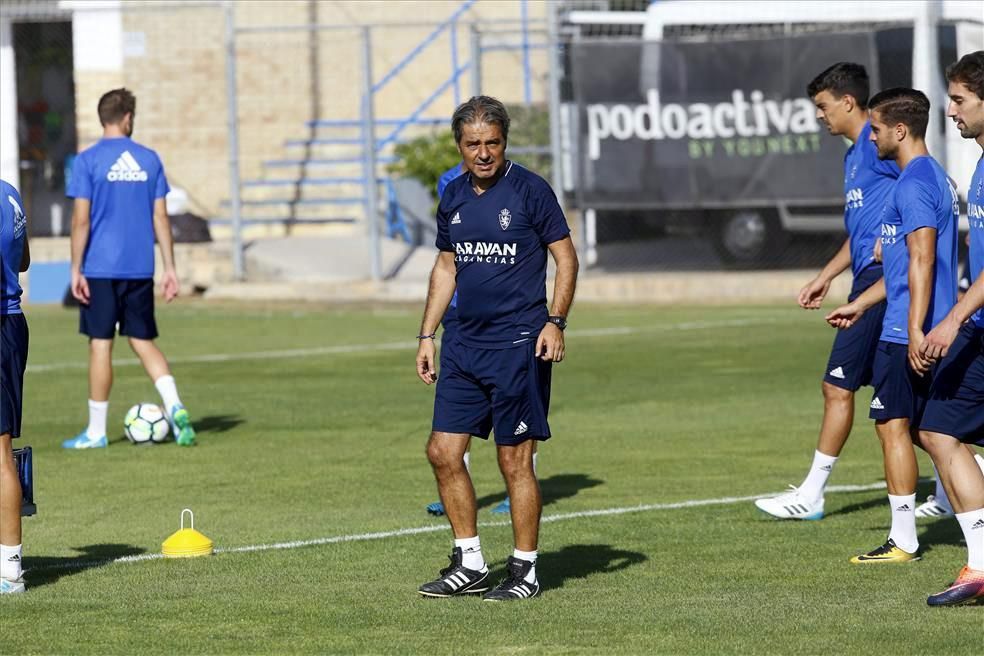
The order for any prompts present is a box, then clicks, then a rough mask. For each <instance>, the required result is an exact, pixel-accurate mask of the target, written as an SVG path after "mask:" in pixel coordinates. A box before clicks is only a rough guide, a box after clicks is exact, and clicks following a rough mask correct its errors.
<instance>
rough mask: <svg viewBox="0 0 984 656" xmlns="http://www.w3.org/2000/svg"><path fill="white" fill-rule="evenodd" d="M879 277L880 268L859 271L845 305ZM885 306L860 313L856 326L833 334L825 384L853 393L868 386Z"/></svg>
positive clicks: (824, 379) (883, 302)
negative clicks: (832, 344)
mask: <svg viewBox="0 0 984 656" xmlns="http://www.w3.org/2000/svg"><path fill="white" fill-rule="evenodd" d="M881 278H882V267H881V266H880V265H879V266H874V265H873V266H869V267H868V268H867V269H865V270H864V271H862V272H861V273H860V274H858V277H857V278H855V279H854V283H853V284H852V285H851V295H850V296H848V297H847V300H848V302H850V301H853V300H854V299H856V298H857V297H858V296H860V295H861V294H862V292H864V290H866V289H868V288H869V287H871V286H872V285H874V284H875V283H876V282H878V281H879V280H881ZM886 306H887V303H886V302H885V301H882V302H881V303H879V304H878V305H875V306H873V307H871V308H869V309H868V310H867V311H866V312H865V313H864V314H862V315H861V319H859V320H858V322H857V323H856V324H854V325H853V326H851V327H850V328H846V329H844V330H838V331H837V335H836V336H835V337H834V346H833V348H831V349H830V359H829V360H827V373H826V374H825V375H824V377H823V381H824V382H825V383H830V384H831V385H836V386H837V387H840V388H842V389H846V390H850V391H852V392H856V391H857V390H858V389H860V388H861V387H862V386H863V385H870V384H871V376H872V366H873V365H874V362H875V351H876V350H878V338H879V337H880V336H881V330H882V321H883V320H884V319H885V307H886Z"/></svg>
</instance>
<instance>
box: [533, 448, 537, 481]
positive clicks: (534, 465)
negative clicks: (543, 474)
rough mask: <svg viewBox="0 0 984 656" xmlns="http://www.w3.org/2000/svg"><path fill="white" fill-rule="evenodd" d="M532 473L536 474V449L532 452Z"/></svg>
mask: <svg viewBox="0 0 984 656" xmlns="http://www.w3.org/2000/svg"><path fill="white" fill-rule="evenodd" d="M533 475H534V476H536V451H534V452H533Z"/></svg>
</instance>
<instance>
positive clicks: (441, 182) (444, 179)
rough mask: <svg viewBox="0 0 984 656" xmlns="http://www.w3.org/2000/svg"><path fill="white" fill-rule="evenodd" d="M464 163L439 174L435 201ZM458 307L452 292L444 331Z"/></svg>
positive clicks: (456, 297) (451, 323) (454, 318)
mask: <svg viewBox="0 0 984 656" xmlns="http://www.w3.org/2000/svg"><path fill="white" fill-rule="evenodd" d="M464 166H465V164H464V162H459V163H458V164H455V165H454V166H452V167H451V168H449V169H448V170H447V171H445V172H444V173H442V174H441V177H440V178H438V179H437V199H438V200H440V199H441V197H442V196H443V195H444V190H445V189H447V188H448V184H449V183H450V182H451V181H452V180H454V179H455V178H457V177H459V176H460V175H461V174H462V173H464V172H465V171H464ZM457 307H458V290H457V289H455V290H454V296H452V297H451V304H450V305H449V306H448V309H447V311H446V312H445V313H444V319H442V320H441V322H442V323H443V324H444V330H448V328H451V327H452V326H453V324H455V323H456V322H457V320H458V316H457V314H456V312H455V309H456V308H457Z"/></svg>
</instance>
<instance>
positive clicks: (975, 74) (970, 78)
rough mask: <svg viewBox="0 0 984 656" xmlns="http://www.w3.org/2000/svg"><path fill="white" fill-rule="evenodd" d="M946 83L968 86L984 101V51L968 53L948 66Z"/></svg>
mask: <svg viewBox="0 0 984 656" xmlns="http://www.w3.org/2000/svg"><path fill="white" fill-rule="evenodd" d="M946 81H947V82H957V83H959V84H963V85H966V87H967V88H968V89H970V90H971V91H973V92H974V93H975V94H977V97H978V98H981V99H982V100H984V50H978V51H977V52H971V53H968V54H966V55H964V56H963V57H961V58H960V60H959V61H955V62H953V63H952V64H950V65H949V66H947V67H946Z"/></svg>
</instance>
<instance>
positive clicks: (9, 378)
mask: <svg viewBox="0 0 984 656" xmlns="http://www.w3.org/2000/svg"><path fill="white" fill-rule="evenodd" d="M23 208H24V201H22V200H21V197H20V194H19V193H17V190H16V189H14V187H13V186H12V185H10V184H9V183H7V182H5V181H4V180H0V594H16V593H18V592H24V580H23V577H22V576H21V574H22V569H21V560H22V558H23V554H22V547H21V544H22V543H21V516H20V512H21V493H22V490H21V485H20V479H19V478H18V476H17V466H16V464H15V463H14V450H13V445H12V441H13V439H14V438H17V437H20V434H21V409H22V400H23V398H24V394H23V392H24V370H25V369H26V368H27V343H28V333H27V320H26V319H25V318H24V313H23V312H22V311H21V303H20V299H21V293H22V290H21V286H20V282H19V280H18V274H19V273H20V272H22V271H27V267H28V266H29V265H30V264H31V251H30V249H29V248H28V244H27V217H26V216H25V215H24V209H23Z"/></svg>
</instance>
